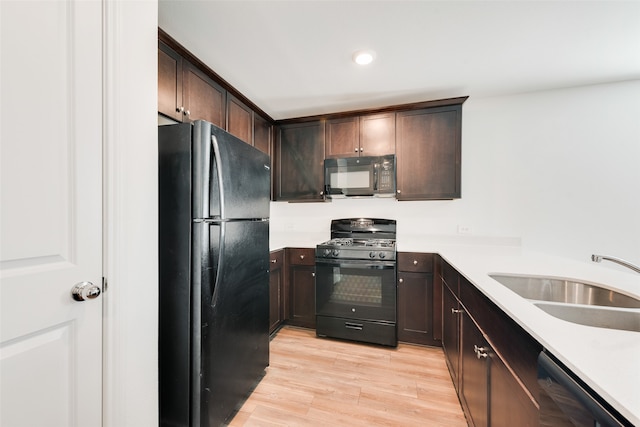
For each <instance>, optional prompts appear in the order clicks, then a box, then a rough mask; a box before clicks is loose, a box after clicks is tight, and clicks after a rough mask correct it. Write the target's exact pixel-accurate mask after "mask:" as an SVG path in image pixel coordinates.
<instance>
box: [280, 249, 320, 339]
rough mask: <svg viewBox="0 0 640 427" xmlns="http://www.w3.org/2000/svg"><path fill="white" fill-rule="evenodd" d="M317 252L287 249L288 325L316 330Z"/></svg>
mask: <svg viewBox="0 0 640 427" xmlns="http://www.w3.org/2000/svg"><path fill="white" fill-rule="evenodd" d="M314 256H315V251H314V249H309V248H287V269H288V273H287V284H288V288H289V289H288V304H285V305H286V306H287V307H285V309H288V316H287V319H288V323H289V324H290V325H294V326H301V327H304V328H311V329H315V327H316V283H315V258H314Z"/></svg>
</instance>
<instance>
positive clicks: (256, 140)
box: [253, 114, 273, 155]
mask: <svg viewBox="0 0 640 427" xmlns="http://www.w3.org/2000/svg"><path fill="white" fill-rule="evenodd" d="M272 138H273V125H272V124H271V123H270V122H269V121H267V120H266V119H264V118H262V117H261V116H259V115H257V114H254V115H253V146H254V147H256V148H257V149H258V150H260V151H262V152H263V153H267V154H269V155H271V140H272Z"/></svg>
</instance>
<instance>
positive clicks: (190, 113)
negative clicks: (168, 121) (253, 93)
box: [182, 61, 227, 129]
mask: <svg viewBox="0 0 640 427" xmlns="http://www.w3.org/2000/svg"><path fill="white" fill-rule="evenodd" d="M183 70H184V71H183V85H184V86H183V89H182V100H183V102H184V111H183V115H184V119H183V121H189V122H192V121H194V120H206V121H208V122H210V123H213V124H214V125H216V126H218V127H220V128H222V129H224V128H225V124H226V123H225V111H226V108H225V104H226V95H227V92H226V91H225V90H224V89H223V88H222V86H220V85H219V84H217V83H216V82H214V81H213V80H212V79H211V78H210V77H208V76H207V75H206V74H205V73H203V72H202V71H201V70H200V69H198V68H196V67H195V66H194V65H192V64H191V63H190V62H187V61H184V66H183Z"/></svg>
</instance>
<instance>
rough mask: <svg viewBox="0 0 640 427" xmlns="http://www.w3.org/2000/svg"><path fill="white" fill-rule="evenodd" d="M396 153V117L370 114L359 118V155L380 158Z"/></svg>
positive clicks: (391, 114)
mask: <svg viewBox="0 0 640 427" xmlns="http://www.w3.org/2000/svg"><path fill="white" fill-rule="evenodd" d="M395 152H396V115H395V114H394V113H383V114H371V115H368V116H361V117H360V155H361V156H382V155H385V154H393V153H395Z"/></svg>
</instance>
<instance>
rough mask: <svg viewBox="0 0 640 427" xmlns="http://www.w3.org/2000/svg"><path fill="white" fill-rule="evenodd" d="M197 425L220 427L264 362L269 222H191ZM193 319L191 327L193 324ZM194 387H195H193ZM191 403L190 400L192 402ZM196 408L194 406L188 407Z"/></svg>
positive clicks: (266, 355) (254, 381) (256, 378)
mask: <svg viewBox="0 0 640 427" xmlns="http://www.w3.org/2000/svg"><path fill="white" fill-rule="evenodd" d="M193 227H194V245H195V247H194V255H195V256H194V263H195V265H194V268H195V269H196V270H194V276H195V275H196V271H197V276H198V278H197V279H196V280H194V282H195V286H197V287H198V291H196V289H194V292H193V294H194V296H196V295H197V298H199V299H200V301H199V307H200V310H199V313H197V314H196V316H194V324H198V325H200V327H199V328H197V329H195V328H194V334H195V336H194V339H193V340H192V342H193V343H194V346H195V347H196V348H194V350H193V354H194V358H195V360H194V363H193V365H194V366H197V367H199V371H198V370H196V371H195V372H193V374H194V386H195V387H197V389H196V390H192V393H194V396H199V397H200V398H199V399H197V402H194V403H195V404H196V405H199V408H197V409H199V410H198V415H199V417H200V421H199V423H198V424H197V425H220V424H222V423H223V421H224V420H225V419H227V418H228V417H229V416H230V415H231V414H232V413H233V411H234V410H235V409H237V406H238V405H240V404H241V402H242V401H243V400H244V399H245V398H246V397H247V395H248V394H249V393H250V392H251V390H252V389H253V387H254V386H255V385H256V384H257V382H258V381H259V380H260V379H261V378H262V375H263V374H264V369H265V368H266V367H267V365H268V363H269V273H268V270H269V222H268V221H229V222H224V221H223V222H217V223H216V222H208V223H207V222H200V223H194V225H193ZM196 321H197V323H196ZM196 382H197V383H198V384H195V383H196ZM194 400H196V399H194ZM194 409H196V408H194Z"/></svg>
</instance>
